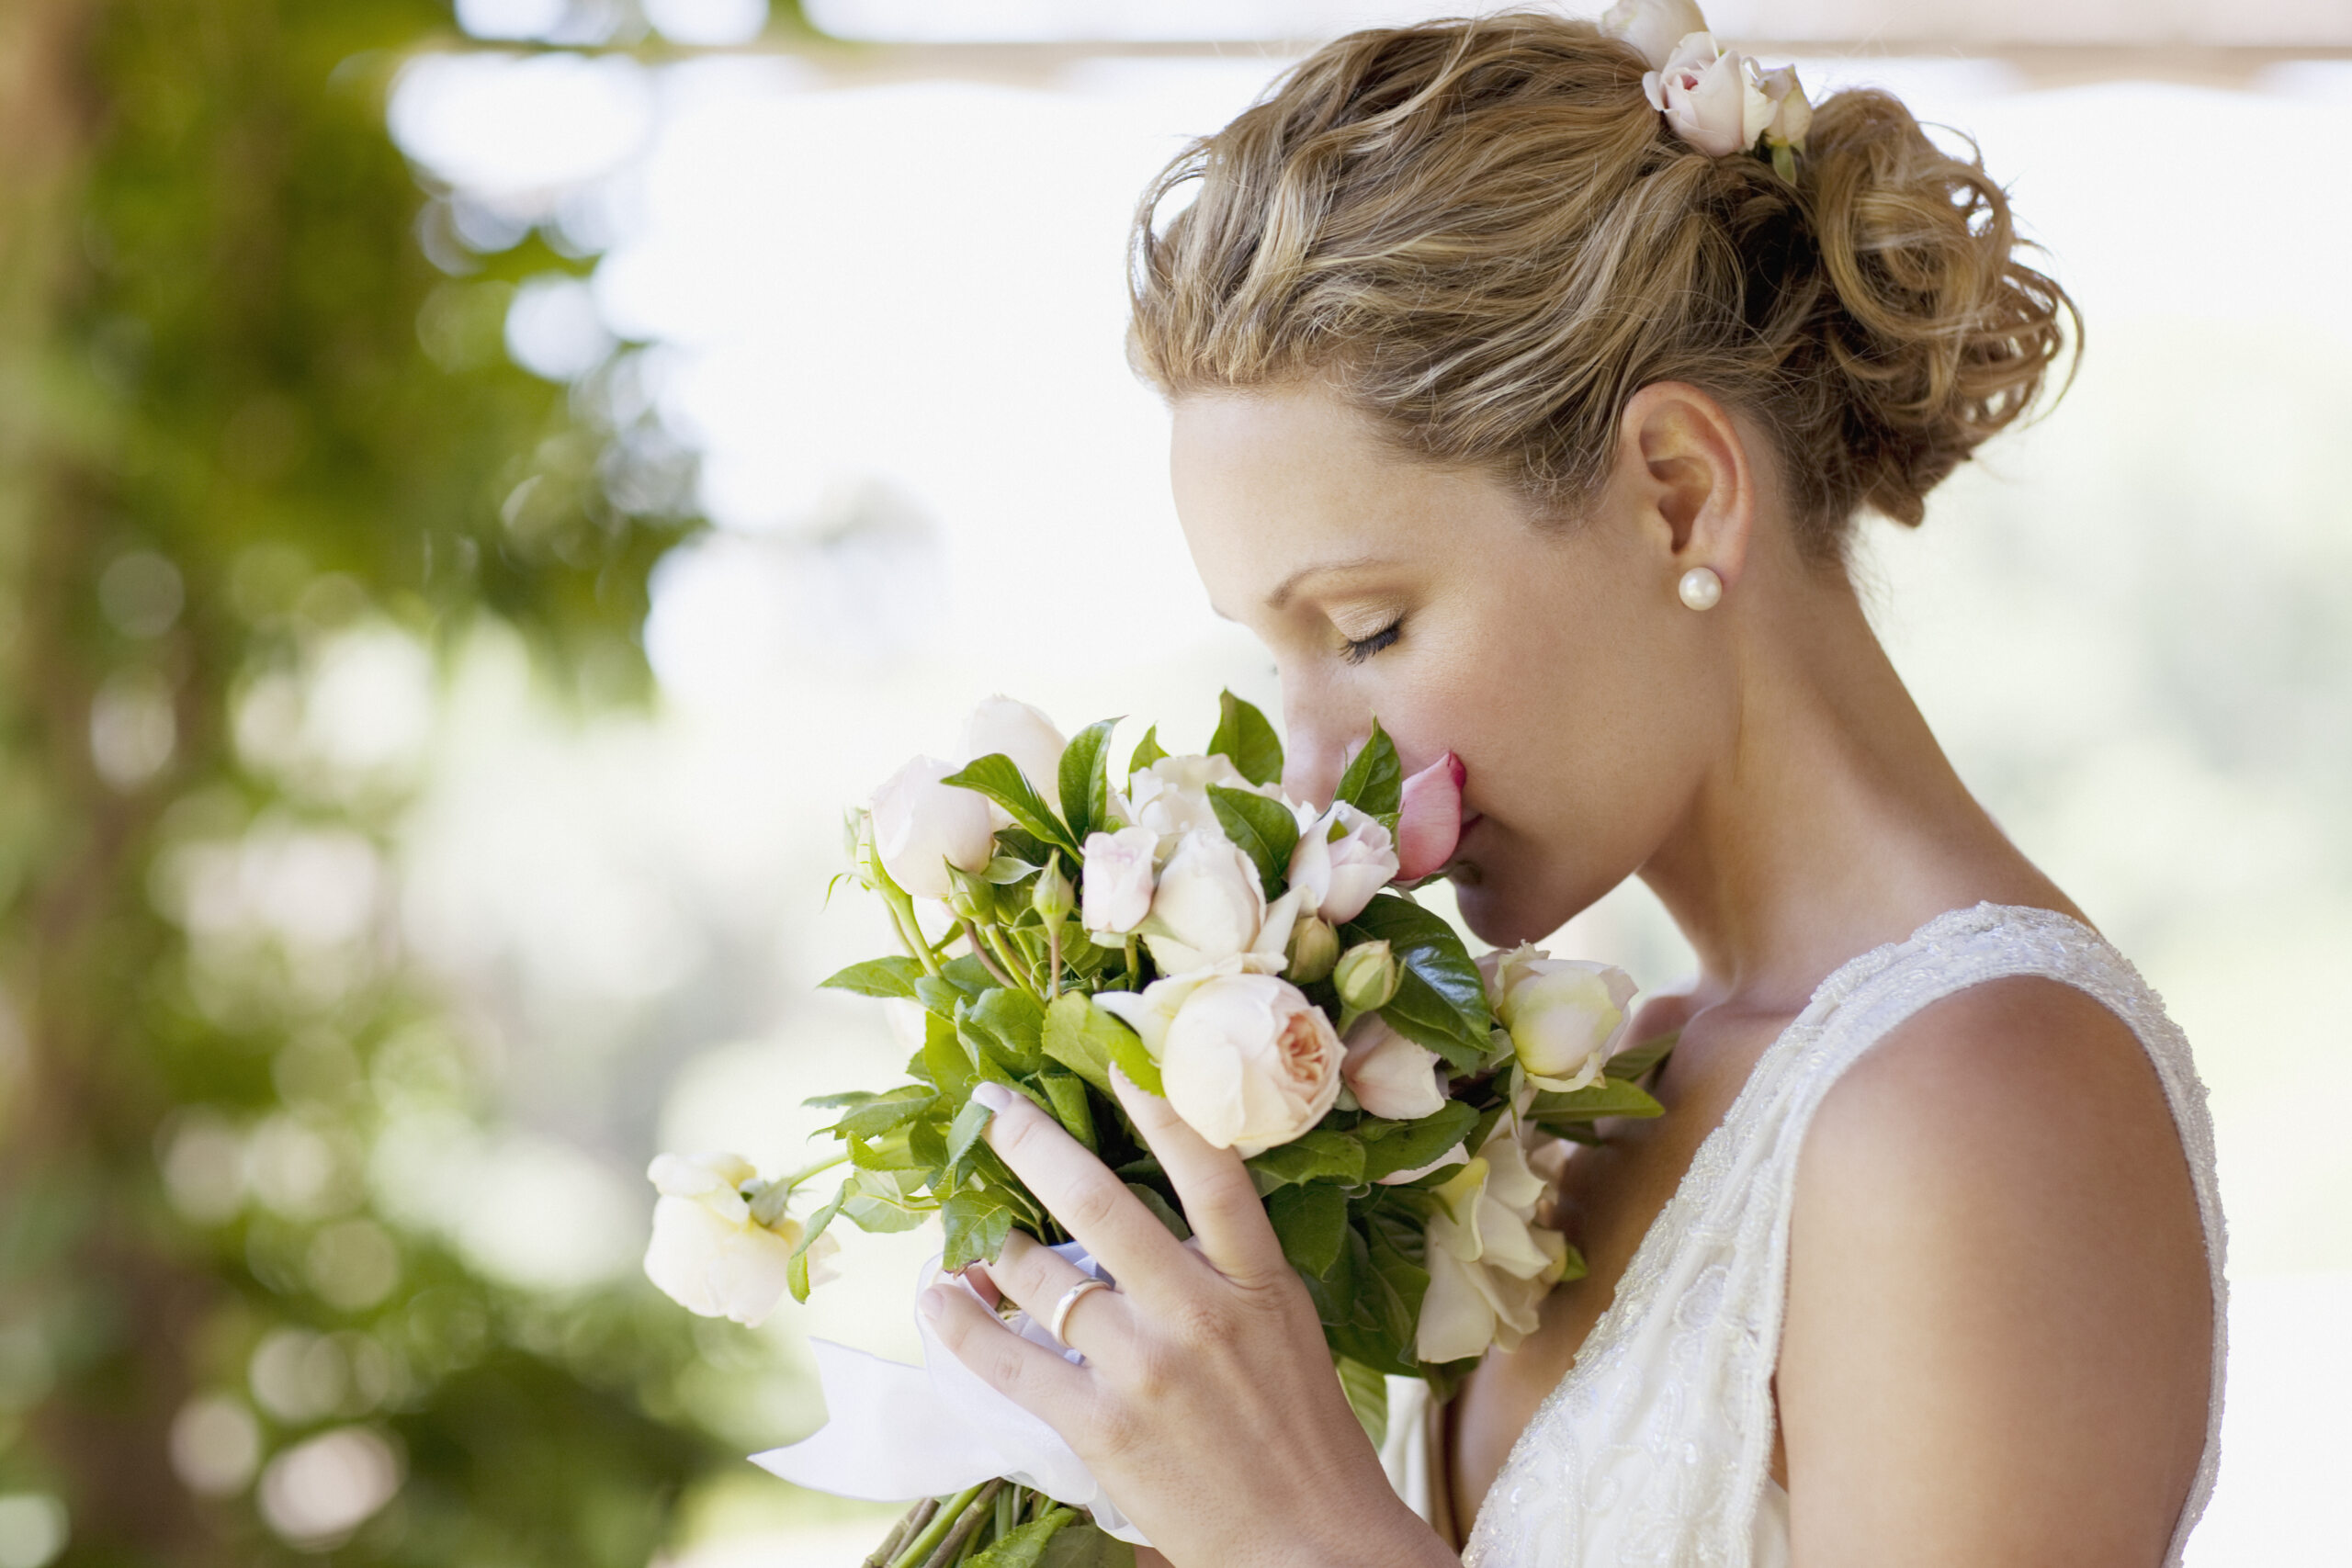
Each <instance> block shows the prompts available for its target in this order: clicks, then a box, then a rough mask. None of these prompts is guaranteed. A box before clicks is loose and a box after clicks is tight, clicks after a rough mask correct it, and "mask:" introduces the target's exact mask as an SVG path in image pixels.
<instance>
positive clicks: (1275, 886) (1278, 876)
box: [1209, 784, 1298, 898]
mask: <svg viewBox="0 0 2352 1568" xmlns="http://www.w3.org/2000/svg"><path fill="white" fill-rule="evenodd" d="M1209 809H1211V810H1212V811H1215V812H1216V819H1217V823H1218V825H1219V826H1220V827H1222V828H1223V829H1225V836H1226V837H1227V838H1228V839H1231V840H1233V841H1234V843H1235V844H1236V845H1238V847H1239V848H1240V850H1241V852H1242V853H1243V854H1246V855H1248V856H1249V857H1250V863H1252V864H1253V865H1255V866H1256V867H1257V868H1258V880H1259V881H1260V882H1261V884H1263V885H1264V887H1265V893H1266V897H1268V898H1278V897H1282V891H1283V884H1284V883H1285V882H1287V881H1289V880H1290V852H1291V851H1292V850H1293V849H1295V848H1296V847H1297V844H1298V818H1295V817H1293V816H1292V815H1291V814H1290V807H1287V806H1284V805H1283V803H1282V802H1281V801H1279V800H1269V799H1267V798H1266V797H1265V796H1264V795H1252V794H1250V792H1249V791H1248V790H1246V789H1232V788H1229V787H1227V785H1224V784H1211V785H1209Z"/></svg>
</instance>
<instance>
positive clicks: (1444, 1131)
mask: <svg viewBox="0 0 2352 1568" xmlns="http://www.w3.org/2000/svg"><path fill="white" fill-rule="evenodd" d="M1477 1122H1478V1112H1477V1111H1476V1110H1474V1109H1472V1108H1471V1107H1470V1106H1469V1105H1468V1104H1466V1103H1465V1102H1464V1101H1462V1100H1447V1101H1446V1102H1445V1103H1444V1104H1443V1105H1442V1106H1440V1107H1439V1108H1438V1109H1437V1110H1435V1111H1431V1112H1430V1114H1429V1115H1427V1116H1424V1117H1422V1118H1421V1119H1420V1120H1419V1121H1418V1122H1383V1121H1381V1120H1379V1119H1378V1118H1376V1117H1367V1118H1365V1119H1364V1120H1363V1122H1358V1123H1357V1124H1356V1136H1357V1137H1358V1138H1360V1139H1362V1140H1363V1179H1365V1180H1366V1181H1377V1180H1379V1179H1381V1178H1382V1177H1384V1176H1390V1175H1394V1174H1395V1173H1396V1172H1397V1171H1400V1170H1413V1169H1417V1168H1419V1167H1421V1166H1425V1165H1427V1164H1429V1163H1430V1161H1431V1160H1433V1159H1435V1158H1437V1157H1438V1156H1440V1155H1442V1154H1443V1153H1445V1151H1446V1150H1448V1149H1450V1148H1452V1147H1453V1146H1454V1145H1457V1144H1459V1143H1461V1142H1462V1141H1463V1140H1464V1138H1467V1137H1468V1136H1469V1135H1470V1130H1471V1129H1472V1128H1473V1127H1475V1126H1476V1125H1477Z"/></svg>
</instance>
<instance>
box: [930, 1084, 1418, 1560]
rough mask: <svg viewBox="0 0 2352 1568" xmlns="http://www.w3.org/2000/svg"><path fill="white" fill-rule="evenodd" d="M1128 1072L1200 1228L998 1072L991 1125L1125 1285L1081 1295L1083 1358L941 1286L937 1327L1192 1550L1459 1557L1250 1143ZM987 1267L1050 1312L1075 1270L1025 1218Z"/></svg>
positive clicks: (1031, 1180)
mask: <svg viewBox="0 0 2352 1568" xmlns="http://www.w3.org/2000/svg"><path fill="white" fill-rule="evenodd" d="M1116 1083H1117V1087H1118V1091H1119V1101H1120V1103H1121V1104H1122V1105H1124V1106H1125V1108H1126V1111H1127V1114H1128V1116H1129V1117H1130V1118H1131V1119H1132V1120H1133V1121H1134V1122H1135V1124H1136V1129H1137V1130H1138V1131H1139V1132H1141V1133H1142V1134H1143V1135H1144V1139H1145V1141H1146V1142H1147V1143H1148V1145H1150V1148H1151V1152H1152V1153H1153V1154H1154V1155H1155V1156H1158V1158H1159V1162H1160V1164H1161V1166H1163V1167H1164V1168H1166V1170H1167V1172H1168V1177H1169V1180H1170V1183H1171V1184H1172V1185H1173V1186H1174V1187H1175V1189H1176V1192H1177V1196H1178V1197H1179V1198H1180V1199H1181V1200H1182V1203H1183V1208H1184V1216H1185V1219H1186V1221H1187V1222H1188V1223H1189V1224H1191V1226H1192V1227H1193V1240H1192V1241H1190V1242H1185V1243H1180V1242H1178V1241H1177V1240H1176V1239H1175V1237H1174V1236H1172V1235H1170V1234H1169V1232H1168V1230H1167V1228H1166V1227H1165V1226H1164V1225H1162V1224H1160V1223H1159V1220H1158V1219H1157V1218H1155V1217H1154V1216H1153V1215H1152V1213H1150V1211H1149V1210H1148V1209H1146V1208H1145V1207H1144V1206H1143V1205H1142V1204H1141V1203H1140V1202H1138V1201H1136V1198H1135V1195H1134V1194H1133V1193H1131V1192H1129V1191H1128V1190H1126V1187H1125V1184H1124V1183H1123V1182H1121V1181H1120V1179H1118V1177H1117V1176H1116V1175H1114V1173H1113V1172H1112V1171H1111V1170H1110V1169H1109V1168H1107V1167H1106V1166H1104V1165H1103V1162H1102V1161H1101V1160H1099V1159H1096V1158H1095V1157H1094V1156H1092V1155H1091V1154H1090V1153H1088V1152H1087V1150H1086V1149H1085V1148H1084V1147H1083V1146H1082V1145H1080V1144H1079V1143H1078V1142H1077V1141H1076V1140H1075V1139H1073V1138H1072V1137H1070V1135H1069V1134H1068V1133H1065V1132H1064V1131H1062V1129H1061V1128H1060V1127H1059V1126H1058V1125H1057V1124H1056V1123H1055V1122H1054V1121H1053V1120H1052V1119H1051V1118H1050V1117H1048V1116H1046V1114H1045V1113H1044V1112H1043V1111H1039V1110H1038V1109H1037V1108H1036V1107H1035V1106H1034V1105H1032V1104H1031V1103H1030V1102H1029V1101H1028V1100H1025V1099H1023V1098H1022V1097H1021V1096H1019V1095H1015V1094H1012V1093H1010V1091H1001V1099H1002V1100H1003V1103H1001V1104H1000V1105H999V1107H998V1109H997V1112H996V1115H995V1117H994V1119H993V1120H992V1121H991V1122H989V1129H988V1139H989V1145H990V1146H991V1147H993V1148H994V1149H995V1150H996V1152H997V1153H998V1154H999V1155H1001V1156H1003V1159H1004V1162H1005V1163H1006V1164H1007V1165H1009V1166H1011V1167H1012V1168H1013V1170H1014V1171H1015V1172H1017V1173H1018V1174H1019V1175H1020V1177H1021V1179H1023V1181H1025V1182H1027V1183H1028V1185H1029V1190H1031V1191H1032V1192H1034V1193H1035V1194H1036V1196H1037V1197H1038V1199H1039V1200H1040V1201H1043V1202H1044V1203H1045V1204H1046V1207H1047V1208H1048V1209H1050V1210H1052V1211H1053V1213H1054V1216H1055V1218H1056V1219H1057V1220H1059V1221H1060V1222H1061V1223H1062V1224H1063V1225H1064V1226H1065V1227H1067V1228H1068V1229H1069V1233H1070V1235H1072V1236H1074V1237H1076V1238H1077V1239H1078V1241H1079V1242H1080V1244H1081V1245H1083V1246H1084V1247H1086V1249H1087V1250H1088V1251H1089V1252H1090V1253H1091V1254H1093V1256H1094V1257H1096V1258H1100V1259H1101V1260H1102V1262H1103V1267H1104V1268H1106V1269H1109V1270H1110V1272H1111V1274H1112V1275H1113V1276H1114V1278H1115V1279H1116V1280H1118V1289H1117V1290H1116V1291H1115V1292H1109V1291H1096V1292H1092V1293H1091V1294H1089V1295H1087V1296H1084V1297H1082V1298H1081V1299H1080V1301H1079V1303H1077V1305H1076V1306H1075V1307H1074V1308H1073V1309H1072V1310H1071V1312H1070V1314H1069V1321H1068V1324H1067V1325H1066V1333H1067V1336H1068V1339H1069V1344H1070V1345H1071V1346H1072V1348H1076V1349H1078V1350H1080V1351H1083V1352H1084V1353H1085V1356H1086V1365H1084V1366H1082V1367H1079V1366H1072V1365H1071V1364H1070V1363H1069V1362H1068V1361H1065V1360H1063V1359H1061V1358H1060V1357H1059V1356H1057V1355H1056V1354H1054V1353H1053V1352H1052V1351H1050V1350H1048V1349H1046V1348H1043V1347H1042V1346H1038V1345H1034V1344H1031V1343H1029V1342H1028V1341H1027V1340H1024V1339H1022V1338H1020V1337H1017V1336H1015V1335H1013V1334H1012V1332H1011V1331H1009V1330H1008V1329H1006V1327H1005V1326H1004V1325H1002V1324H1001V1323H1000V1322H998V1321H997V1319H996V1318H995V1316H994V1315H993V1314H990V1313H989V1311H988V1309H986V1308H985V1307H983V1306H981V1305H980V1304H979V1303H978V1302H976V1301H974V1300H972V1298H971V1297H970V1296H969V1295H967V1294H966V1293H965V1292H960V1291H949V1290H946V1289H944V1288H942V1287H937V1286H934V1287H933V1289H932V1290H931V1291H928V1292H925V1293H924V1298H923V1300H922V1303H921V1305H922V1309H923V1311H924V1312H925V1313H926V1314H934V1321H935V1322H936V1324H937V1325H938V1332H939V1337H940V1339H941V1341H942V1342H943V1343H944V1344H945V1345H946V1346H947V1348H949V1349H950V1350H952V1351H954V1352H955V1354H956V1356H957V1357H958V1358H959V1359H962V1360H963V1362H964V1364H965V1365H967V1366H968V1367H970V1368H971V1369H972V1370H973V1371H976V1372H978V1373H979V1374H980V1376H982V1377H983V1378H985V1379H987V1380H988V1381H989V1382H990V1383H991V1384H993V1385H994V1386H995V1387H997V1388H998V1389H1000V1390H1001V1391H1002V1392H1003V1393H1005V1394H1006V1395H1007V1396H1008V1397H1010V1398H1012V1400H1013V1401H1015V1402H1016V1403H1018V1404H1021V1405H1023V1407H1024V1408H1026V1409H1028V1410H1031V1411H1033V1412H1035V1414H1036V1415H1037V1416H1040V1417H1042V1418H1043V1419H1044V1420H1046V1422H1047V1423H1049V1424H1050V1425H1051V1426H1052V1427H1054V1429H1055V1430H1056V1431H1057V1432H1059V1433H1060V1434H1061V1436H1062V1438H1063V1439H1064V1440H1065V1441H1067V1442H1068V1443H1069V1446H1070V1447H1071V1449H1072V1450H1075V1451H1076V1452H1077V1454H1078V1456H1079V1458H1080V1459H1081V1460H1083V1461H1085V1462H1086V1465H1087V1467H1088V1468H1089V1469H1090V1470H1091V1471H1092V1472H1094V1474H1095V1476H1096V1478H1097V1479H1098V1480H1100V1481H1101V1482H1102V1483H1103V1485H1104V1486H1105V1487H1106V1488H1107V1489H1108V1490H1109V1492H1110V1494H1111V1495H1113V1496H1114V1497H1115V1498H1116V1499H1117V1500H1118V1503H1119V1506H1121V1507H1122V1508H1124V1509H1125V1510H1126V1512H1127V1513H1128V1514H1129V1515H1130V1516H1131V1517H1133V1518H1134V1519H1135V1520H1136V1523H1137V1524H1138V1525H1140V1526H1141V1527H1142V1528H1143V1530H1144V1533H1145V1534H1147V1535H1148V1536H1149V1537H1150V1538H1151V1539H1152V1540H1153V1542H1154V1543H1155V1544H1156V1545H1157V1546H1158V1547H1159V1549H1160V1551H1163V1552H1164V1553H1165V1554H1166V1556H1167V1558H1168V1560H1169V1561H1170V1562H1174V1563H1177V1564H1180V1565H1182V1568H1254V1565H1260V1564H1262V1565H1266V1568H1274V1565H1277V1564H1279V1565H1283V1568H1292V1565H1296V1568H1310V1565H1311V1568H1391V1565H1393V1568H1432V1565H1451V1568H1458V1563H1459V1559H1457V1558H1456V1557H1455V1556H1454V1554H1453V1552H1451V1551H1448V1550H1446V1548H1445V1547H1444V1546H1443V1545H1442V1543H1441V1542H1440V1541H1439V1540H1438V1539H1437V1537H1436V1535H1435V1534H1434V1533H1432V1532H1431V1531H1430V1528H1429V1527H1428V1526H1427V1525H1426V1524H1424V1523H1422V1522H1421V1520H1420V1519H1419V1518H1418V1517H1415V1515H1414V1514H1413V1512H1412V1510H1411V1509H1409V1508H1408V1507H1406V1506H1405V1504H1404V1502H1403V1500H1402V1499H1400V1498H1399V1497H1398V1496H1397V1494H1396V1491H1395V1490H1394V1489H1393V1488H1392V1487H1391V1486H1390V1485H1389V1484H1388V1478H1387V1476H1386V1475H1385V1473H1384V1472H1382V1470H1381V1468H1380V1457H1379V1455H1378V1454H1377V1453H1375V1452H1374V1450H1373V1447H1372V1444H1371V1442H1370V1441H1369V1440H1368V1439H1367V1438H1365V1436H1364V1431H1363V1427H1362V1426H1360V1425H1359V1424H1358V1423H1357V1421H1356V1418H1355V1415H1354V1413H1353V1412H1352V1411H1351V1410H1350V1409H1349V1407H1348V1403H1347V1398H1346V1396H1345V1395H1344V1394H1342V1393H1340V1385H1339V1380H1338V1379H1337V1378H1336V1377H1334V1376H1333V1375H1332V1371H1331V1356H1330V1352H1329V1349H1328V1348H1326V1346H1325V1343H1324V1339H1323V1329H1322V1325H1321V1324H1320V1323H1319V1322H1318V1321H1317V1317H1316V1313H1315V1307H1314V1304H1313V1303H1312V1302H1311V1301H1309V1299H1308V1298H1307V1294H1306V1287H1305V1286H1304V1285H1303V1284H1301V1283H1300V1282H1299V1279H1298V1276H1297V1274H1296V1273H1295V1271H1294V1270H1293V1269H1291V1266H1290V1264H1289V1262H1288V1260H1287V1259H1285V1258H1283V1251H1282V1244H1281V1243H1280V1241H1279V1240H1278V1239H1277V1238H1276V1237H1275V1235H1274V1231H1273V1226H1272V1224H1269V1223H1268V1221H1267V1219H1266V1214H1265V1210H1264V1209H1263V1207H1262V1206H1261V1204H1260V1202H1259V1199H1258V1194H1257V1190H1256V1189H1255V1188H1254V1187H1252V1185H1251V1184H1250V1173H1249V1170H1248V1169H1247V1168H1245V1167H1244V1166H1243V1165H1242V1163H1241V1158H1240V1156H1238V1155H1237V1154H1235V1153H1234V1152H1233V1151H1232V1150H1230V1149H1219V1148H1214V1147H1212V1146H1211V1145H1208V1144H1207V1143H1206V1142H1204V1140H1203V1139H1202V1138H1201V1136H1200V1134H1197V1133H1194V1132H1193V1130H1192V1129H1191V1128H1190V1127H1188V1126H1186V1125H1185V1124H1184V1123H1183V1122H1182V1121H1181V1120H1180V1119H1178V1117H1177V1116H1176V1115H1175V1113H1174V1112H1173V1111H1170V1109H1169V1107H1168V1103H1167V1101H1165V1100H1160V1099H1159V1098H1158V1097H1156V1096H1154V1095H1150V1094H1147V1093H1145V1092H1143V1091H1142V1090H1140V1089H1136V1088H1135V1087H1134V1086H1133V1085H1132V1084H1130V1083H1128V1082H1127V1081H1126V1079H1125V1077H1119V1078H1118V1079H1116ZM991 1087H993V1086H988V1085H983V1086H981V1088H979V1089H975V1090H974V1091H973V1098H974V1099H976V1100H979V1099H981V1098H982V1096H983V1095H984V1094H985V1093H986V1092H987V1091H988V1090H989V1089H990V1088H991ZM983 1271H984V1273H985V1274H986V1275H987V1276H988V1277H989V1280H988V1285H989V1286H992V1287H993V1288H994V1289H997V1290H1001V1292H1003V1293H1004V1294H1005V1295H1009V1296H1011V1297H1012V1299H1013V1300H1014V1301H1016V1302H1018V1303H1020V1304H1021V1305H1022V1306H1023V1307H1025V1308H1027V1309H1028V1310H1029V1312H1030V1313H1032V1314H1036V1315H1041V1316H1042V1315H1048V1314H1051V1312H1052V1311H1053V1307H1054V1303H1056V1302H1057V1301H1058V1300H1059V1299H1060V1298H1061V1295H1062V1293H1063V1292H1065V1291H1067V1290H1068V1289H1069V1287H1070V1285H1071V1284H1072V1283H1074V1282H1075V1281H1076V1280H1077V1279H1078V1278H1079V1274H1078V1270H1077V1269H1076V1268H1075V1267H1074V1266H1072V1265H1071V1264H1069V1263H1068V1262H1065V1261H1064V1260H1063V1259H1062V1258H1058V1257H1057V1256H1056V1255H1055V1254H1054V1253H1052V1252H1051V1251H1049V1250H1048V1249H1047V1248H1046V1247H1043V1246H1041V1245H1039V1244H1038V1243H1037V1242H1035V1241H1034V1240H1032V1239H1030V1238H1029V1237H1028V1236H1026V1235H1022V1234H1020V1233H1018V1232H1015V1233H1014V1234H1013V1235H1012V1237H1011V1238H1010V1239H1009V1240H1008V1241H1007V1243H1006V1245H1005V1247H1004V1250H1003V1252H1002V1254H1001V1256H1000V1257H999V1258H998V1260H997V1261H996V1263H994V1264H993V1265H990V1266H988V1267H987V1268H986V1269H984V1270H983ZM985 1288H987V1287H984V1289H985Z"/></svg>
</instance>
